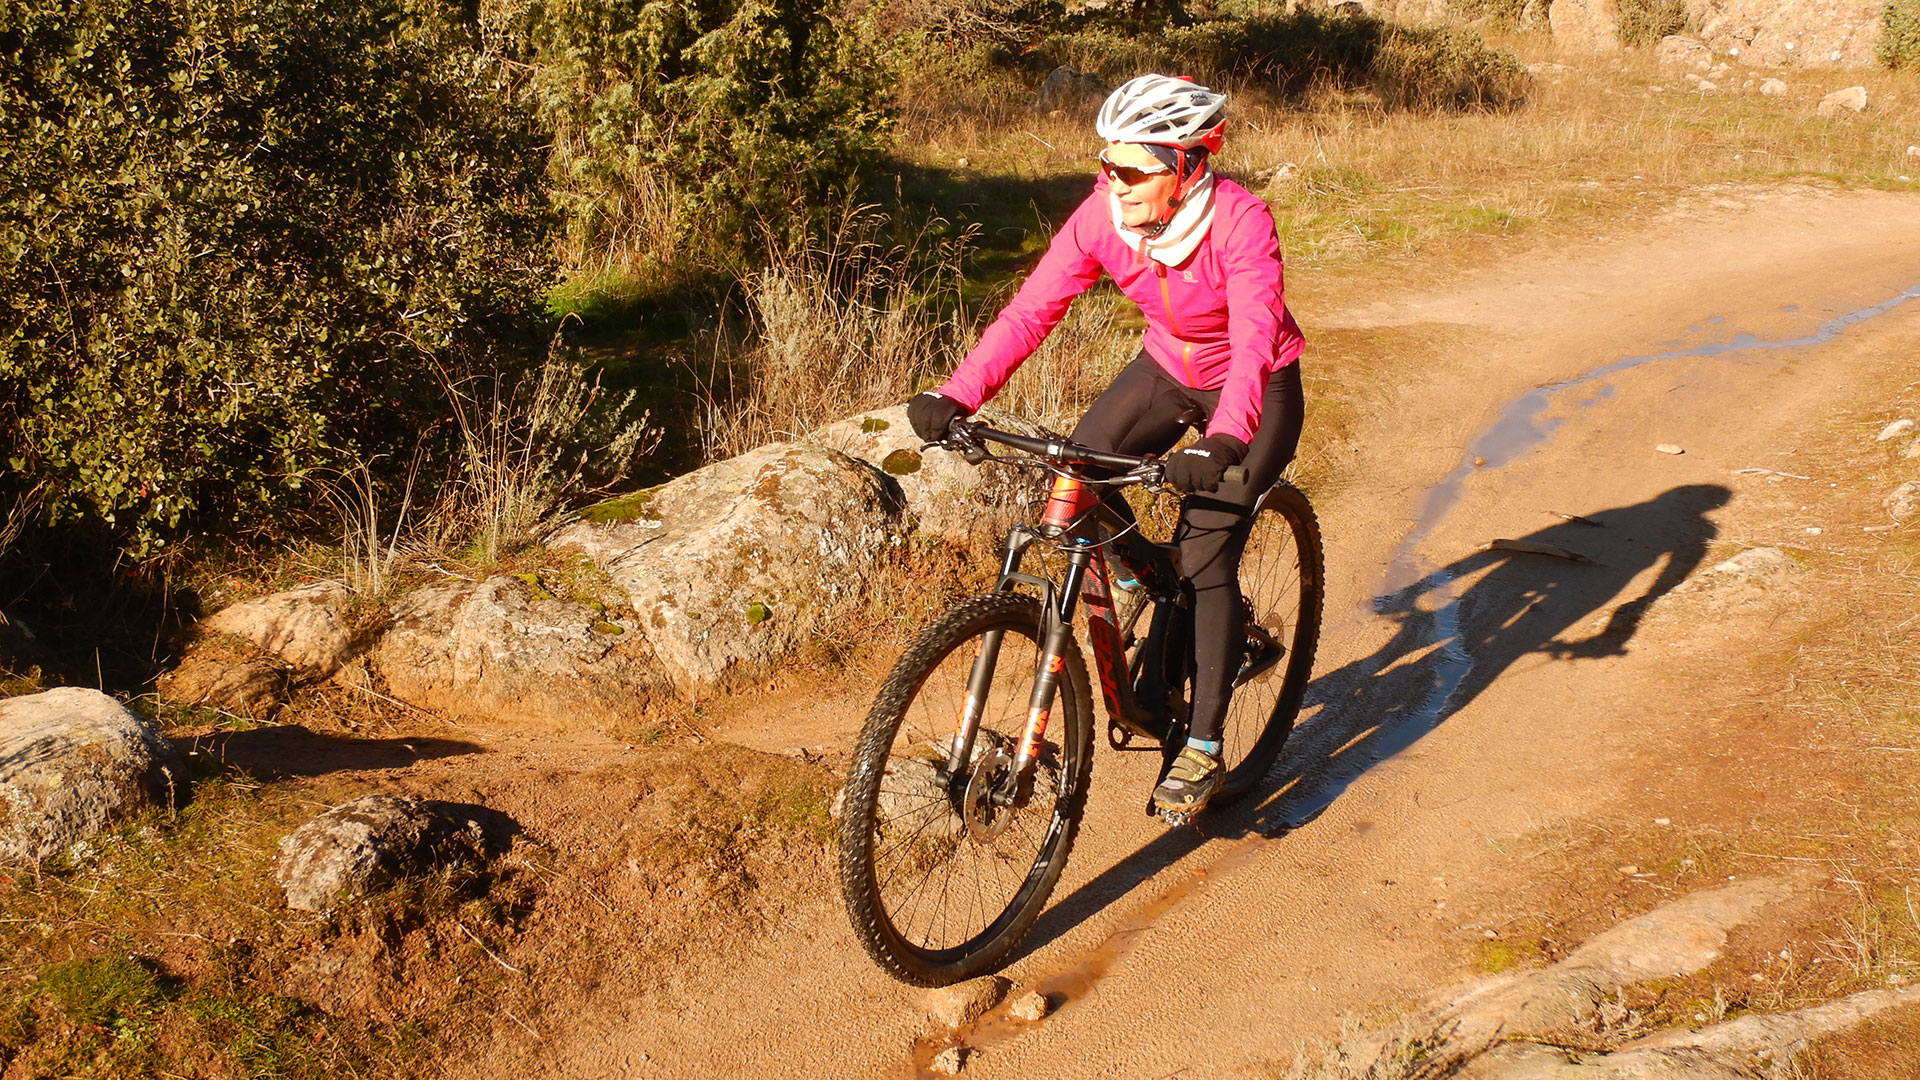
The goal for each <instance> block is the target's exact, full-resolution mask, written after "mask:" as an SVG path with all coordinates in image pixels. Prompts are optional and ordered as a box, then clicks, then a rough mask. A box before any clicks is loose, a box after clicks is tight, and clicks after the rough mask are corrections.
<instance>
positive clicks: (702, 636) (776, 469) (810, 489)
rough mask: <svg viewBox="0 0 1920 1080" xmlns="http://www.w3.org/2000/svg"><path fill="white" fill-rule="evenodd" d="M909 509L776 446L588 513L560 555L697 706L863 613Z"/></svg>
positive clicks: (876, 484)
mask: <svg viewBox="0 0 1920 1080" xmlns="http://www.w3.org/2000/svg"><path fill="white" fill-rule="evenodd" d="M904 507H905V504H904V501H903V496H902V494H901V485H900V484H899V483H898V482H897V481H896V480H894V479H893V478H890V477H889V476H887V475H886V474H885V473H883V472H881V471H879V470H876V469H874V468H872V467H870V466H869V465H867V464H866V463H865V462H863V461H858V460H855V459H854V458H851V457H849V456H847V455H846V454H844V453H841V452H839V451H836V450H830V449H827V448H825V447H821V446H811V445H807V444H802V443H774V444H772V445H770V446H763V447H761V448H760V449H758V450H754V451H751V452H749V453H746V454H743V455H741V456H740V457H737V458H733V459H732V460H729V461H723V462H720V463H718V464H715V465H710V466H707V467H706V468H704V469H700V470H698V471H696V472H692V473H688V474H687V475H685V476H681V477H678V478H676V479H674V480H672V481H670V482H668V483H666V484H662V485H661V486H659V487H657V488H651V489H649V490H647V491H644V492H639V493H637V494H635V495H631V496H626V497H625V498H623V499H618V500H612V501H610V502H608V503H603V504H601V505H600V506H599V507H596V508H592V509H590V510H589V511H588V512H587V513H586V515H585V516H586V518H587V520H583V521H580V522H577V523H575V524H573V525H570V526H568V527H566V528H565V529H563V530H562V531H561V532H560V533H558V534H557V535H556V536H555V537H554V539H553V540H552V545H553V546H554V547H556V548H562V549H573V550H577V551H580V552H582V553H584V554H585V555H586V556H587V557H588V558H590V559H592V560H593V562H594V564H595V565H596V566H598V567H599V569H600V570H601V571H603V572H604V573H606V574H607V575H608V576H609V577H610V578H612V580H613V582H614V583H615V585H617V586H618V587H619V589H620V590H621V592H622V593H623V594H624V595H625V597H626V598H627V601H628V603H629V604H630V606H631V607H632V608H633V610H634V611H635V612H637V613H638V616H639V627H640V632H641V634H643V635H644V636H645V638H646V639H647V642H648V644H649V645H650V646H651V648H652V652H653V656H654V659H655V660H656V661H657V662H658V663H659V664H660V666H661V669H662V670H663V671H664V672H665V675H666V677H667V679H669V680H670V681H671V682H672V684H673V685H674V686H675V687H676V688H678V689H679V690H680V692H681V693H683V694H685V695H687V696H697V695H699V694H700V693H702V692H704V691H706V690H709V689H714V688H723V687H726V686H728V685H731V684H733V683H734V682H735V681H737V680H743V679H753V678H757V677H759V676H761V675H763V674H764V673H765V672H766V671H767V670H768V669H770V668H771V667H772V665H773V664H774V663H775V662H776V661H777V660H778V659H779V658H780V657H782V656H784V655H786V654H787V653H788V652H789V651H791V650H792V649H793V648H794V647H796V646H798V645H800V644H802V643H804V642H806V641H808V640H809V639H811V638H812V637H813V636H814V635H816V634H818V633H819V632H820V631H822V630H825V629H827V628H828V627H829V626H831V625H833V624H834V623H836V622H838V621H841V620H844V619H846V618H847V617H848V616H849V615H852V614H854V613H855V612H857V611H858V610H859V609H860V605H861V604H862V603H863V602H864V598H865V592H866V589H865V585H866V579H867V577H868V575H870V574H871V573H872V572H873V571H874V570H875V569H876V568H877V567H878V566H879V565H880V564H881V562H882V560H884V559H886V558H887V557H888V554H889V553H890V552H891V551H893V550H894V549H895V548H897V547H898V546H899V545H900V544H902V543H903V542H904V541H905V539H906V533H907V521H906V515H905V514H904V512H903V511H904ZM383 647H384V646H383Z"/></svg>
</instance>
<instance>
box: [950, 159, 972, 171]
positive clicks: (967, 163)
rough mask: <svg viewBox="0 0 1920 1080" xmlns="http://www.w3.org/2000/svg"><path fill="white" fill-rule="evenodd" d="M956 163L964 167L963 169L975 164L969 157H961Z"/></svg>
mask: <svg viewBox="0 0 1920 1080" xmlns="http://www.w3.org/2000/svg"><path fill="white" fill-rule="evenodd" d="M954 164H955V165H958V166H959V167H960V168H962V169H964V168H967V167H968V166H970V165H972V164H973V162H972V161H969V160H968V159H966V158H961V159H959V160H958V161H955V162H954Z"/></svg>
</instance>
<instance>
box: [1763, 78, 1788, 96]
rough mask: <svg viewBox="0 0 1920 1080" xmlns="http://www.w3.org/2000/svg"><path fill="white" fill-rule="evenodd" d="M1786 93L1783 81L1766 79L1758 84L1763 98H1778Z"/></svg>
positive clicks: (1785, 85)
mask: <svg viewBox="0 0 1920 1080" xmlns="http://www.w3.org/2000/svg"><path fill="white" fill-rule="evenodd" d="M1786 92H1787V84H1786V81H1785V80H1784V79H1768V80H1767V81H1766V82H1763V83H1761V84H1760V93H1761V94H1762V95H1763V96H1765V97H1779V96H1781V95H1782V94H1785V93H1786Z"/></svg>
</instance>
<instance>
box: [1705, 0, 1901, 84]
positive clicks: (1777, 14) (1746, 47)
mask: <svg viewBox="0 0 1920 1080" xmlns="http://www.w3.org/2000/svg"><path fill="white" fill-rule="evenodd" d="M1885 9H1886V4H1885V3H1884V0H1687V15H1688V23H1689V25H1692V26H1697V27H1699V28H1700V38H1701V40H1703V41H1705V42H1706V44H1707V46H1708V47H1709V48H1711V49H1712V50H1713V51H1714V52H1717V53H1720V54H1722V55H1725V56H1732V57H1734V58H1736V59H1737V60H1739V61H1740V62H1741V63H1744V64H1750V65H1754V66H1758V67H1808V68H1822V67H1864V66H1868V65H1871V64H1872V63H1873V62H1874V47H1875V45H1876V44H1877V43H1878V42H1879V40H1880V32H1881V17H1882V13H1883V12H1884V11H1885Z"/></svg>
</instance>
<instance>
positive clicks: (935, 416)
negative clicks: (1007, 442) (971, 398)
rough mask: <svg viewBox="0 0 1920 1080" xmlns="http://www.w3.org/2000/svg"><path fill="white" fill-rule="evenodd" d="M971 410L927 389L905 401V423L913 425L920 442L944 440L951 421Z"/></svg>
mask: <svg viewBox="0 0 1920 1080" xmlns="http://www.w3.org/2000/svg"><path fill="white" fill-rule="evenodd" d="M972 411H973V410H972V409H969V408H967V407H966V406H965V405H962V404H960V403H959V402H957V401H955V400H953V399H952V398H950V397H948V396H947V395H945V394H941V393H937V392H935V391H932V390H928V391H926V392H925V393H922V394H915V395H914V397H913V400H912V401H909V402H907V423H909V424H912V425H913V433H914V434H915V435H918V436H920V441H921V442H930V443H936V442H944V441H946V438H947V429H948V428H949V427H951V426H952V424H953V422H954V421H955V420H958V419H960V418H961V417H963V416H965V415H967V414H968V413H970V412H972Z"/></svg>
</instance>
